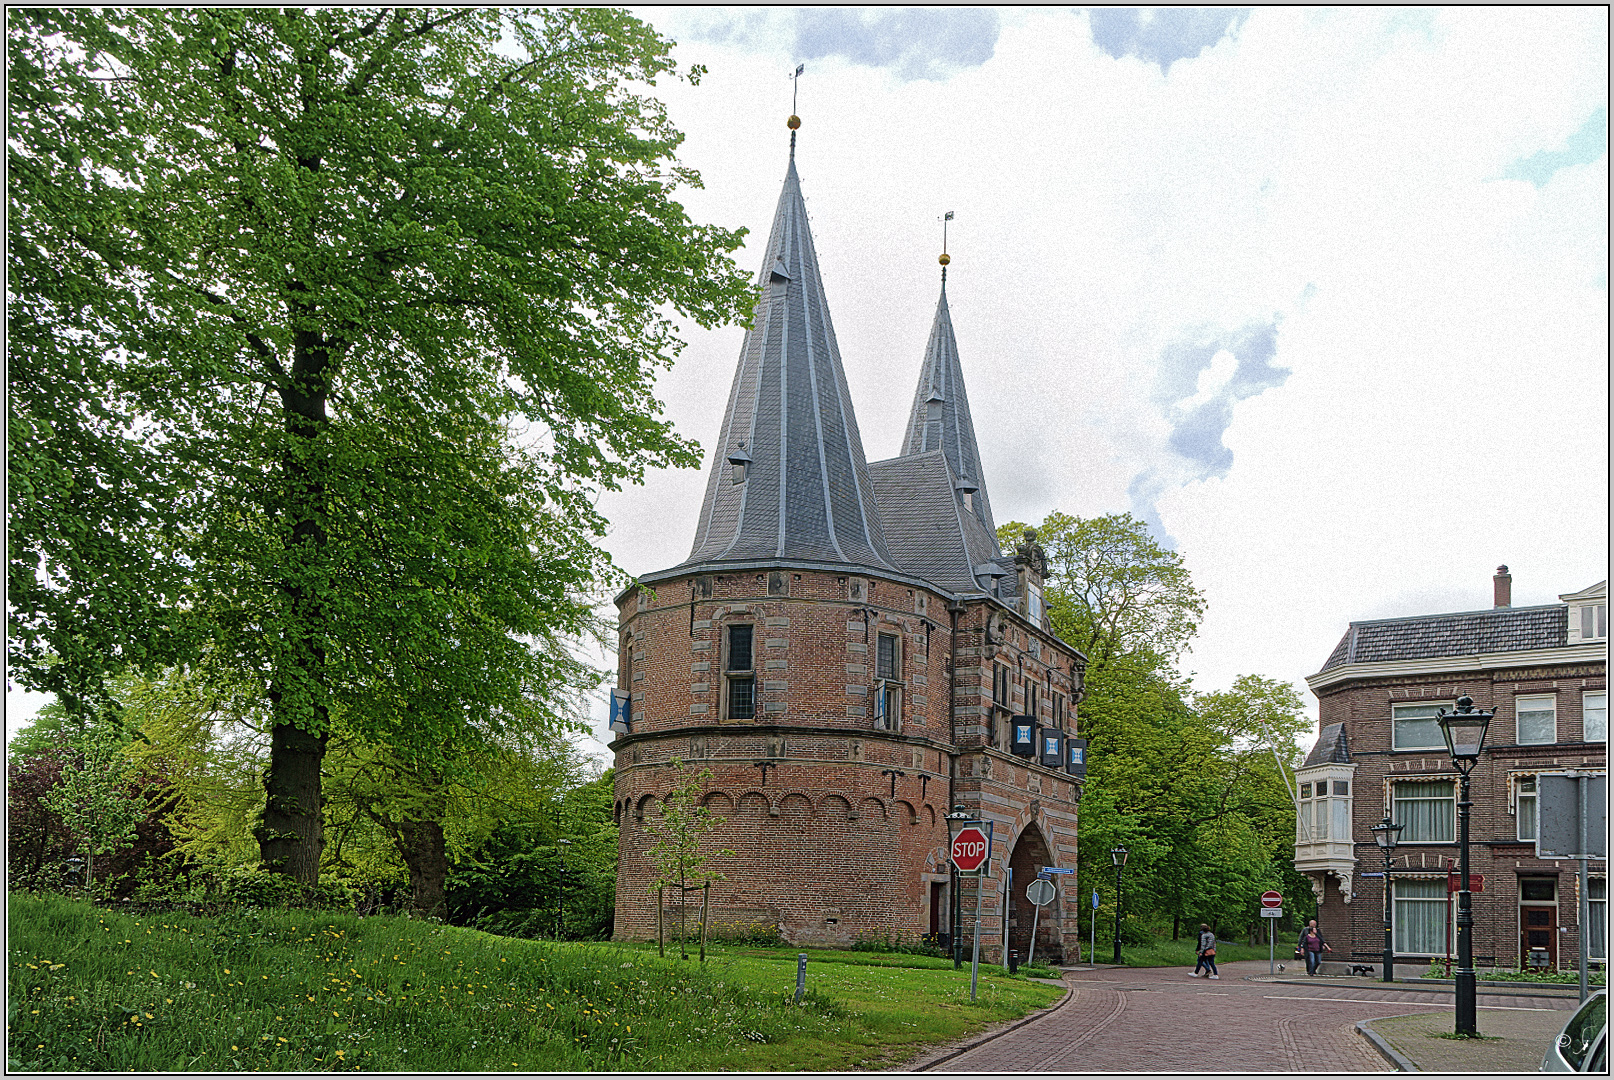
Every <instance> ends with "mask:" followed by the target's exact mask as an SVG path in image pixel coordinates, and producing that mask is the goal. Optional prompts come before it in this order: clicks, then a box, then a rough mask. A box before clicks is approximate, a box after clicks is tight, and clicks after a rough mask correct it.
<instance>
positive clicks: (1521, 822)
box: [1514, 776, 1536, 840]
mask: <svg viewBox="0 0 1614 1080" xmlns="http://www.w3.org/2000/svg"><path fill="white" fill-rule="evenodd" d="M1514 799H1515V803H1514V810H1515V811H1516V813H1515V817H1516V818H1517V819H1518V826H1519V839H1520V840H1534V839H1535V838H1536V778H1535V777H1533V776H1523V777H1520V778H1519V790H1518V792H1517V793H1516V794H1515V795H1514Z"/></svg>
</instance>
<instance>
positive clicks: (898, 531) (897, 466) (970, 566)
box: [869, 449, 1012, 594]
mask: <svg viewBox="0 0 1614 1080" xmlns="http://www.w3.org/2000/svg"><path fill="white" fill-rule="evenodd" d="M869 476H870V478H871V479H872V480H873V481H874V494H875V498H876V499H877V501H878V503H879V507H880V517H881V519H882V520H883V521H884V523H885V537H886V542H887V543H888V544H889V545H890V550H891V554H892V557H893V558H895V559H896V561H897V565H898V566H899V567H900V568H902V569H903V570H905V571H906V572H908V573H910V574H912V575H914V576H915V577H919V578H923V579H925V580H926V581H930V582H934V583H935V584H936V585H939V586H941V587H942V588H944V589H946V590H947V591H949V592H952V593H957V594H968V593H982V592H990V591H991V579H990V578H989V577H988V576H986V575H982V576H980V577H977V576H976V574H975V569H976V568H977V567H979V566H980V565H981V564H982V563H985V562H988V561H998V560H1000V559H1001V557H1002V555H1001V552H1000V551H999V549H998V543H997V538H996V537H995V536H993V535H992V534H991V533H990V532H987V530H986V527H985V526H984V525H983V524H982V523H981V522H980V520H979V519H977V518H976V517H975V516H974V515H973V514H971V513H969V512H968V511H967V510H965V509H964V506H963V503H962V502H961V501H960V499H959V497H958V493H957V491H956V489H955V487H954V484H955V481H956V479H957V478H956V477H955V475H954V474H953V470H952V469H951V468H950V467H949V464H948V460H947V455H946V453H945V452H944V451H943V450H940V449H936V450H931V451H929V452H928V453H921V454H906V455H903V456H901V457H894V458H888V459H887V460H885V461H875V462H871V463H870V464H869ZM1011 571H1012V567H1011Z"/></svg>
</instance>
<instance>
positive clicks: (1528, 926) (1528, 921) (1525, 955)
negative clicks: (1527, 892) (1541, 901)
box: [1519, 907, 1558, 970]
mask: <svg viewBox="0 0 1614 1080" xmlns="http://www.w3.org/2000/svg"><path fill="white" fill-rule="evenodd" d="M1557 914H1558V909H1557V908H1550V907H1521V908H1519V964H1520V965H1521V966H1523V965H1526V964H1529V963H1530V962H1531V961H1530V953H1531V952H1532V951H1534V950H1537V949H1545V950H1546V953H1547V968H1548V970H1557V967H1558V927H1557V924H1556V923H1555V921H1554V920H1555V919H1556V917H1557Z"/></svg>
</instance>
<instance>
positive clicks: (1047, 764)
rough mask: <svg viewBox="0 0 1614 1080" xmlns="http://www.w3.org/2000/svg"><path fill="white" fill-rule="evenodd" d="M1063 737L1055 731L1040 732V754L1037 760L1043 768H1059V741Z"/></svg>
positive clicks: (1062, 740) (1060, 748) (1061, 741)
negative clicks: (1039, 758) (1039, 759)
mask: <svg viewBox="0 0 1614 1080" xmlns="http://www.w3.org/2000/svg"><path fill="white" fill-rule="evenodd" d="M1063 742H1064V739H1063V738H1062V737H1061V736H1060V734H1059V732H1057V731H1044V732H1043V733H1042V755H1041V761H1039V762H1038V764H1040V765H1041V766H1042V767H1043V768H1045V769H1057V768H1059V759H1060V758H1061V757H1062V756H1063V755H1062V754H1061V753H1060V751H1061V750H1062V749H1063V747H1062V746H1061V743H1063Z"/></svg>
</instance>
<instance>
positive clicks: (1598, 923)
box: [1586, 877, 1608, 963]
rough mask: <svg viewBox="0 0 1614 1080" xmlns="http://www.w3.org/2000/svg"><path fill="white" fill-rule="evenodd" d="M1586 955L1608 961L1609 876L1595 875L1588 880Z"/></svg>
mask: <svg viewBox="0 0 1614 1080" xmlns="http://www.w3.org/2000/svg"><path fill="white" fill-rule="evenodd" d="M1586 886H1587V887H1586V909H1587V910H1586V918H1587V919H1588V920H1589V925H1588V926H1587V927H1586V955H1587V956H1589V957H1592V958H1594V959H1597V960H1602V961H1604V962H1605V963H1606V962H1607V961H1608V878H1606V877H1594V878H1591V879H1590V880H1588V881H1587V882H1586Z"/></svg>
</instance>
